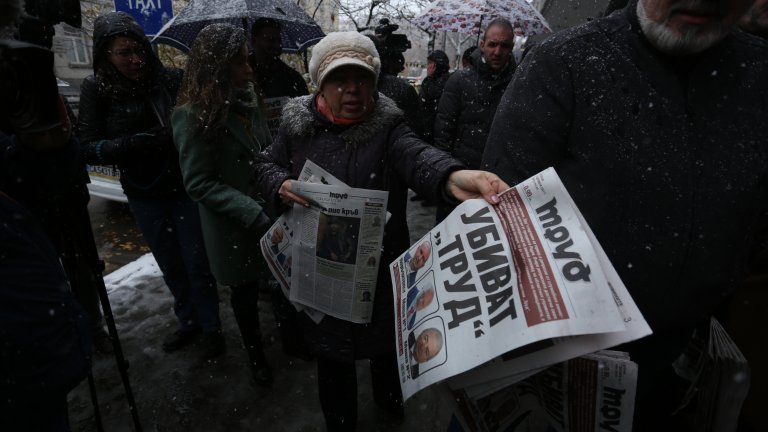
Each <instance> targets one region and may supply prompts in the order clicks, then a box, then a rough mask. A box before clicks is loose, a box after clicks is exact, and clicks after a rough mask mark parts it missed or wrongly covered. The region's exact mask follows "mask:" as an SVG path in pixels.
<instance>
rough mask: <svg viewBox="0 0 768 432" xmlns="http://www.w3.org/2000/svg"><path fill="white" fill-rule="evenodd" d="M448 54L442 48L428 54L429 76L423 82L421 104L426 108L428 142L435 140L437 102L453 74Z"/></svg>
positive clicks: (426, 135)
mask: <svg viewBox="0 0 768 432" xmlns="http://www.w3.org/2000/svg"><path fill="white" fill-rule="evenodd" d="M450 67H451V66H450V63H449V61H448V56H447V55H446V54H445V53H444V52H443V51H440V50H435V51H432V52H431V53H430V54H429V56H427V77H426V78H424V81H422V83H421V95H420V96H421V106H422V107H423V108H424V119H425V120H424V122H425V136H424V140H425V141H427V142H428V143H432V142H434V136H433V132H434V130H435V118H436V117H437V104H438V102H440V96H442V95H443V89H444V88H445V83H446V82H447V81H448V77H450V76H451V75H450V74H449V73H448V70H449V69H450Z"/></svg>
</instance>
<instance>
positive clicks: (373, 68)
mask: <svg viewBox="0 0 768 432" xmlns="http://www.w3.org/2000/svg"><path fill="white" fill-rule="evenodd" d="M345 65H355V66H360V67H362V68H364V69H366V70H368V71H370V72H371V73H372V74H373V76H374V78H373V81H374V82H376V81H378V79H379V71H381V60H379V53H378V51H376V46H375V45H374V44H373V41H371V40H370V39H369V38H367V37H365V36H363V35H361V34H360V33H358V32H354V31H351V32H334V33H329V34H328V35H327V36H326V37H324V38H323V39H322V40H321V41H320V42H319V43H318V44H317V45H315V46H314V48H312V58H311V59H310V60H309V76H310V78H312V82H313V83H315V85H316V86H317V88H318V89H320V88H321V87H322V86H323V80H324V79H325V77H327V76H328V73H329V72H331V71H332V70H334V69H336V68H338V67H339V66H345Z"/></svg>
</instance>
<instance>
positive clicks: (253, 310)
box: [229, 281, 264, 365]
mask: <svg viewBox="0 0 768 432" xmlns="http://www.w3.org/2000/svg"><path fill="white" fill-rule="evenodd" d="M230 288H231V289H232V296H231V297H230V299H229V300H230V304H231V305H232V311H233V312H234V315H235V321H236V322H237V327H238V328H239V329H240V336H241V337H242V338H243V344H244V345H245V350H246V352H247V353H248V359H249V360H250V362H251V365H253V364H254V363H259V362H263V361H264V346H263V343H262V340H261V327H260V325H259V283H258V281H252V282H246V283H244V284H241V285H232V286H230Z"/></svg>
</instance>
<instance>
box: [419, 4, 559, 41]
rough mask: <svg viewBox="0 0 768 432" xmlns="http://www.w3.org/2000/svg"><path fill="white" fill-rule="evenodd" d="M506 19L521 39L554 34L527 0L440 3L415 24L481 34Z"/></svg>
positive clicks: (443, 29) (431, 6)
mask: <svg viewBox="0 0 768 432" xmlns="http://www.w3.org/2000/svg"><path fill="white" fill-rule="evenodd" d="M498 17H500V18H506V19H508V20H509V22H511V23H512V27H514V29H515V34H517V35H518V36H533V35H536V34H542V33H549V32H551V30H550V28H549V24H547V21H546V20H545V19H544V17H543V16H541V14H540V13H539V11H537V10H536V8H534V7H533V6H532V5H531V4H530V3H528V2H527V1H525V0H437V1H436V2H434V3H432V4H430V5H429V6H428V7H427V11H426V12H425V13H424V14H423V15H421V16H420V17H418V18H416V20H415V21H414V22H415V24H416V25H418V26H420V27H427V28H432V29H435V30H442V31H453V32H460V33H469V34H480V32H481V31H482V24H483V22H485V23H488V22H490V21H491V20H492V19H494V18H498Z"/></svg>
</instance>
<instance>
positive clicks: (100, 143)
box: [78, 14, 184, 198]
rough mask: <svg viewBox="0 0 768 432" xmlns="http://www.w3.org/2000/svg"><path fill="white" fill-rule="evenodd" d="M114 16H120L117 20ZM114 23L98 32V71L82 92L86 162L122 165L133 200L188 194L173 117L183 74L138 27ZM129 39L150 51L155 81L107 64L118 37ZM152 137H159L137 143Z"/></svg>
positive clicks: (127, 22)
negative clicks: (163, 59) (166, 64)
mask: <svg viewBox="0 0 768 432" xmlns="http://www.w3.org/2000/svg"><path fill="white" fill-rule="evenodd" d="M111 15H112V16H115V15H118V14H111ZM121 15H122V14H120V15H118V18H117V19H115V18H111V19H109V20H103V21H99V20H97V22H96V25H95V26H94V48H93V49H94V59H95V60H94V71H95V72H96V74H95V75H91V76H89V77H88V78H86V79H85V80H84V81H83V84H82V86H81V88H80V110H79V116H80V118H79V125H78V133H79V138H80V140H81V149H82V155H83V159H84V161H85V162H86V163H88V164H92V165H117V167H118V168H119V169H120V182H121V184H122V186H123V190H124V191H125V194H126V195H127V196H128V197H129V198H130V197H143V198H160V197H164V196H168V195H170V194H175V193H183V191H184V186H183V184H182V178H181V171H180V169H179V155H178V153H177V151H176V147H175V146H174V144H173V135H172V132H171V123H170V115H171V111H172V110H173V107H174V106H175V105H176V94H177V93H178V90H179V86H180V85H181V78H182V71H181V70H178V69H169V68H165V67H163V66H162V64H161V63H160V61H159V60H158V59H157V57H156V56H155V54H154V52H153V51H152V49H151V47H150V45H149V40H147V38H146V36H144V34H143V33H142V31H141V28H139V27H138V26H137V25H136V24H135V22H133V21H131V20H129V19H127V18H125V17H127V15H125V17H123V18H124V19H120V16H121ZM115 35H125V36H129V37H131V38H133V39H135V40H137V41H139V42H141V43H142V45H144V50H145V52H146V53H147V63H148V67H149V68H150V74H149V76H148V77H147V78H146V79H144V80H142V81H141V82H136V81H131V80H128V79H126V78H125V77H123V76H122V75H121V74H120V73H119V72H118V71H117V70H116V69H115V68H114V67H113V66H112V65H111V64H110V63H109V62H108V60H107V59H106V50H107V49H108V45H109V44H108V41H109V40H110V39H111V37H112V36H115ZM144 133H149V134H151V135H153V137H137V134H144Z"/></svg>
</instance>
